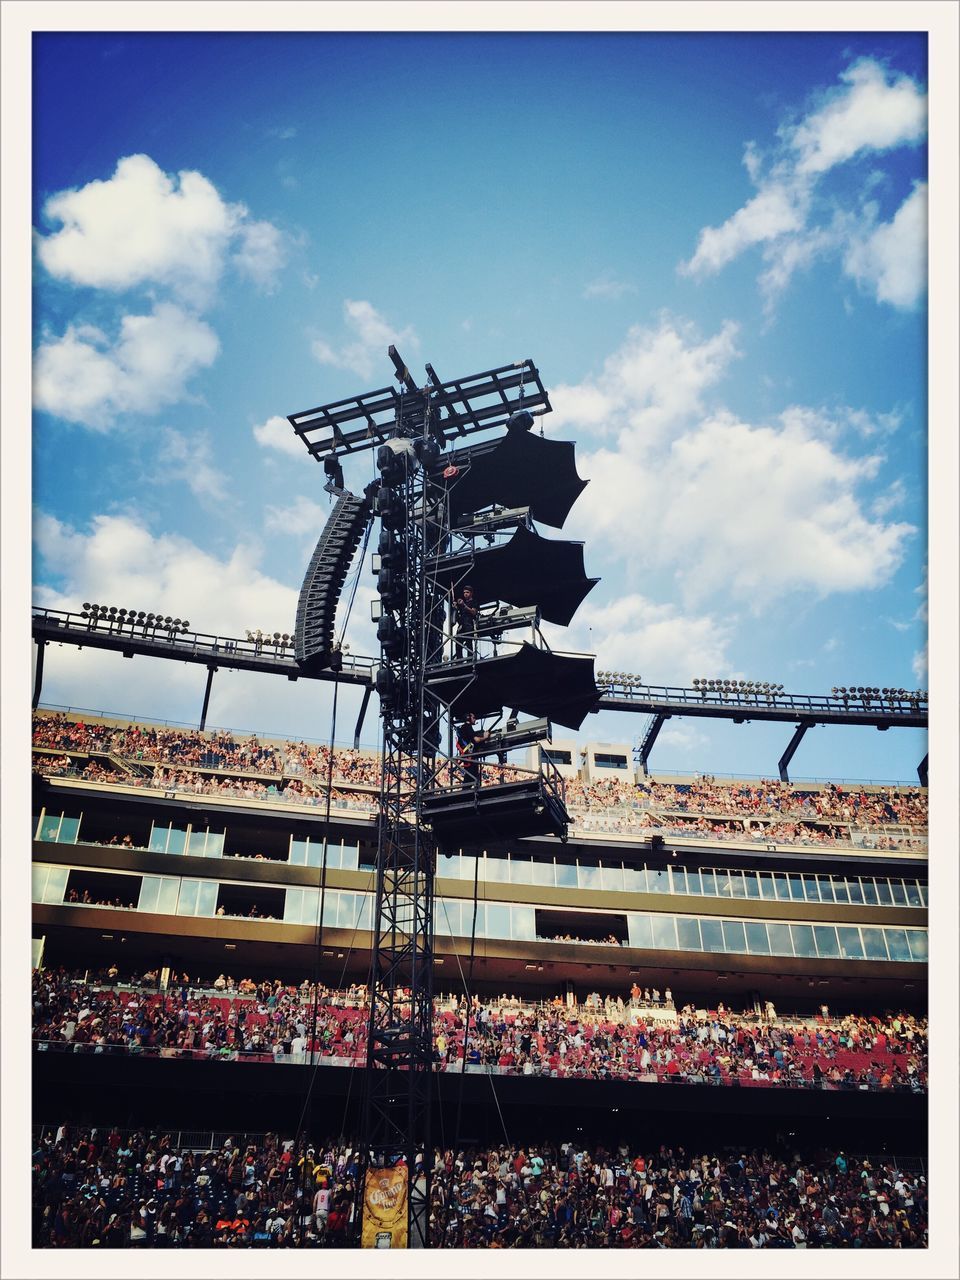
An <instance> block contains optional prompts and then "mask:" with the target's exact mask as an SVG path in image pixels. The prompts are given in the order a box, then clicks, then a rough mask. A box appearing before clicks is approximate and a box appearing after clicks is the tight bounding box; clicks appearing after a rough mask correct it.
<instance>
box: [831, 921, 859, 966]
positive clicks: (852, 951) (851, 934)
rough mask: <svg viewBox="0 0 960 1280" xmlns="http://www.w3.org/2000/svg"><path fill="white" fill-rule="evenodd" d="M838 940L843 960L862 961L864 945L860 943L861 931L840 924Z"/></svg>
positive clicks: (838, 926)
mask: <svg viewBox="0 0 960 1280" xmlns="http://www.w3.org/2000/svg"><path fill="white" fill-rule="evenodd" d="M837 939H838V941H839V943H840V958H841V959H842V960H862V959H863V943H862V942H861V941H860V930H859V929H855V928H853V926H852V925H846V924H838V925H837Z"/></svg>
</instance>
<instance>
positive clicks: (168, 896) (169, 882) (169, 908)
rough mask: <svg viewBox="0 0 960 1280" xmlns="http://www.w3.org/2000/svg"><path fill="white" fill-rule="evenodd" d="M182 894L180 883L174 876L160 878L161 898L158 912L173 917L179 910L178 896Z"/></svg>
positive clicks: (158, 903)
mask: <svg viewBox="0 0 960 1280" xmlns="http://www.w3.org/2000/svg"><path fill="white" fill-rule="evenodd" d="M179 892H180V881H179V880H177V879H176V878H175V877H174V876H161V878H160V897H159V900H158V902H157V911H159V912H160V914H161V915H165V916H172V915H175V914H176V910H177V895H178V894H179Z"/></svg>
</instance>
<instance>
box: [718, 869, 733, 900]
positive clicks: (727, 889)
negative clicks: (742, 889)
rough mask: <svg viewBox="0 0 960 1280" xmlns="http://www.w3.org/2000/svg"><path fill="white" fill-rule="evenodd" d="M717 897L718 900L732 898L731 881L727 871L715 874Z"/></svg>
mask: <svg viewBox="0 0 960 1280" xmlns="http://www.w3.org/2000/svg"><path fill="white" fill-rule="evenodd" d="M717 896H718V897H720V898H732V897H733V880H732V878H731V874H730V872H729V871H718V872H717Z"/></svg>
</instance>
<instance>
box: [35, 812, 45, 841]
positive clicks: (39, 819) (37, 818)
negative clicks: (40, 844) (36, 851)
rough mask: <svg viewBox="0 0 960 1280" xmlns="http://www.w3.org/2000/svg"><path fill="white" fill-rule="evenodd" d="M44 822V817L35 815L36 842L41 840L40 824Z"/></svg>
mask: <svg viewBox="0 0 960 1280" xmlns="http://www.w3.org/2000/svg"><path fill="white" fill-rule="evenodd" d="M42 821H43V818H42V816H41V815H40V814H38V813H35V814H34V815H33V838H34V840H39V839H40V824H41V823H42Z"/></svg>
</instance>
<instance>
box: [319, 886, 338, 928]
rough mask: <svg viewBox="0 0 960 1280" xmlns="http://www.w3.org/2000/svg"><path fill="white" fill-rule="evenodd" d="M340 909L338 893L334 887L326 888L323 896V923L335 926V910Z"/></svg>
mask: <svg viewBox="0 0 960 1280" xmlns="http://www.w3.org/2000/svg"><path fill="white" fill-rule="evenodd" d="M339 910H340V894H339V893H338V892H337V890H336V889H328V890H327V891H326V893H325V894H324V896H323V923H324V924H325V925H330V926H331V927H332V928H334V929H335V928H336V927H337V912H338V911H339Z"/></svg>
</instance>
